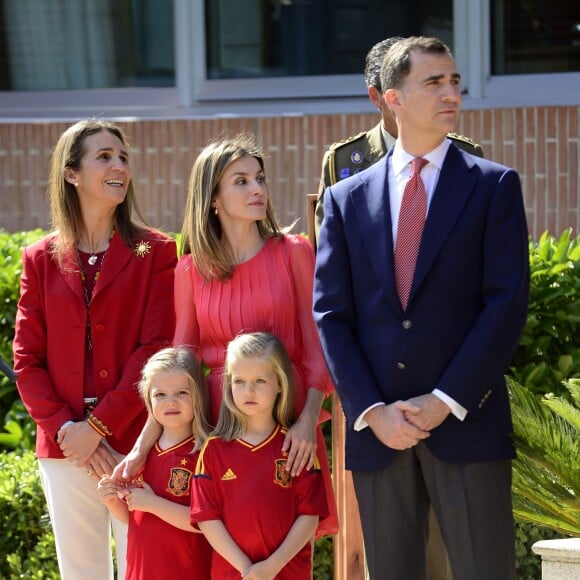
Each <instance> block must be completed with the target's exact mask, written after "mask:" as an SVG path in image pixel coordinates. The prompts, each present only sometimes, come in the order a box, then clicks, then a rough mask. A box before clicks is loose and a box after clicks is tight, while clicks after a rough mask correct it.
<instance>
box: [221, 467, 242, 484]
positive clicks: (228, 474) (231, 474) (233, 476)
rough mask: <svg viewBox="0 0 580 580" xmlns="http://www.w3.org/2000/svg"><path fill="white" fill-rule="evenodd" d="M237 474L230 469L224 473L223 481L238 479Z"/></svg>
mask: <svg viewBox="0 0 580 580" xmlns="http://www.w3.org/2000/svg"><path fill="white" fill-rule="evenodd" d="M237 477H238V476H237V475H236V474H235V473H234V472H233V471H232V470H231V469H230V468H228V470H227V471H226V472H225V473H224V474H223V475H222V481H229V480H230V479H237Z"/></svg>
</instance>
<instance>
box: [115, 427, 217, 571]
mask: <svg viewBox="0 0 580 580" xmlns="http://www.w3.org/2000/svg"><path fill="white" fill-rule="evenodd" d="M193 445H194V441H193V437H190V438H189V439H186V440H185V441H182V442H181V443H180V444H178V445H176V446H174V447H171V448H170V449H165V450H161V449H160V448H159V446H158V444H157V443H156V444H155V445H154V447H153V449H152V450H151V451H150V452H149V455H148V456H147V462H146V464H145V467H144V469H143V471H142V473H141V474H140V475H139V476H138V478H137V479H136V482H139V481H145V482H146V483H148V484H149V485H150V486H151V487H152V488H153V491H154V492H155V493H156V494H157V495H158V496H160V497H163V498H165V499H168V500H170V501H173V502H176V503H179V504H182V505H189V501H190V497H191V484H192V480H193V473H194V469H195V464H196V461H197V457H198V455H199V454H198V453H195V454H194V453H192V449H193ZM211 553H212V550H211V546H210V545H209V544H208V542H207V540H206V539H205V537H204V536H203V534H198V533H193V532H186V531H185V530H180V529H179V528H176V527H175V526H172V525H171V524H168V523H167V522H164V521H163V520H162V519H160V518H158V517H157V516H155V515H153V514H150V513H147V512H140V511H133V512H130V513H129V535H128V546H127V575H126V578H127V579H128V580H151V578H171V579H172V580H178V579H183V580H191V579H192V578H195V579H199V580H206V579H209V578H210V566H211Z"/></svg>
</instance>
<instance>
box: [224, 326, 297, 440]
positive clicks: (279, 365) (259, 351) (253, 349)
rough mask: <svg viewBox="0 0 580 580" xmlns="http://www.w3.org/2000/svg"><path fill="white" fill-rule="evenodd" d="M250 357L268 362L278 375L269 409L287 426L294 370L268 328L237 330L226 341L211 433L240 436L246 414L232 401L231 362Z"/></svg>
mask: <svg viewBox="0 0 580 580" xmlns="http://www.w3.org/2000/svg"><path fill="white" fill-rule="evenodd" d="M247 358H253V359H258V360H260V361H263V362H267V363H269V364H271V365H272V370H273V371H274V373H275V374H276V378H277V379H278V385H279V386H280V393H279V394H278V396H277V398H276V401H275V403H274V408H273V410H272V416H273V418H274V420H275V421H276V423H279V424H280V425H282V427H285V428H288V427H290V426H291V425H292V422H293V418H294V378H293V377H294V373H293V370H292V363H291V362H290V357H289V356H288V352H287V351H286V349H285V348H284V345H283V344H282V343H281V342H280V340H278V338H276V337H275V336H274V335H273V334H270V333H269V332H253V333H250V334H241V335H239V336H237V337H236V338H234V339H233V340H232V341H231V342H230V343H229V345H228V349H227V353H226V360H225V363H224V374H223V388H222V402H221V405H220V412H219V418H218V422H217V426H216V428H215V431H214V432H213V435H215V436H217V437H221V438H223V439H225V440H226V441H231V440H232V439H236V438H237V437H240V436H241V435H242V434H243V433H244V431H245V429H246V425H247V423H246V416H245V415H244V413H242V412H241V411H240V410H239V409H238V408H237V407H236V404H235V403H234V397H233V393H232V374H231V370H230V367H231V364H232V362H233V361H235V360H239V359H247Z"/></svg>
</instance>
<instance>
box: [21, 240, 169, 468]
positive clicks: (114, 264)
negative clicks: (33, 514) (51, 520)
mask: <svg viewBox="0 0 580 580" xmlns="http://www.w3.org/2000/svg"><path fill="white" fill-rule="evenodd" d="M53 239H54V234H51V235H49V236H47V237H46V238H44V239H42V240H40V241H39V242H36V243H35V244H32V245H31V246H28V247H27V248H25V250H24V252H23V257H22V261H23V271H22V278H21V287H20V300H19V302H18V311H17V314H16V334H15V338H14V343H13V349H14V370H15V371H16V373H17V375H18V381H17V385H18V390H19V392H20V396H21V398H22V401H23V403H24V405H25V407H26V409H27V410H28V412H29V413H30V415H31V417H32V418H33V419H34V421H35V422H36V424H37V425H38V429H37V436H36V453H37V456H38V457H52V458H62V457H63V455H62V453H61V451H60V449H59V447H58V445H57V444H56V442H55V438H56V434H57V432H58V430H59V429H60V427H61V426H62V425H63V423H65V422H66V421H68V420H73V421H79V420H82V418H83V396H84V394H83V378H84V358H85V326H86V323H87V313H86V307H85V301H84V295H83V287H82V281H81V277H80V274H79V271H78V265H77V258H76V256H74V255H71V256H69V257H68V259H67V263H69V264H71V265H70V266H69V267H68V268H66V267H65V268H63V269H61V268H60V267H59V266H58V264H57V262H56V261H55V259H54V258H53V256H52V254H51V253H50V251H49V248H50V242H51V240H53ZM139 242H143V243H140V244H139ZM140 249H141V250H143V251H139V250H140ZM176 262H177V252H176V247H175V242H174V241H173V240H171V238H169V237H168V236H166V235H164V234H162V233H160V232H156V231H153V230H144V231H143V237H142V238H140V239H139V240H138V245H137V248H136V249H135V250H133V249H131V248H128V247H127V246H125V244H124V243H123V241H122V239H121V237H120V236H119V234H118V233H115V235H114V236H113V238H112V239H111V241H110V245H109V250H108V252H107V255H106V256H105V260H104V262H103V267H102V269H101V272H100V275H99V278H98V280H97V282H96V285H95V291H94V294H93V299H92V303H91V316H90V319H91V331H92V340H93V345H94V346H93V356H94V368H95V389H96V395H97V397H98V398H99V402H98V405H97V407H96V408H95V410H94V412H93V414H94V415H95V416H96V417H97V418H98V419H99V420H100V421H101V422H102V423H103V424H104V425H105V426H106V427H107V428H108V429H109V430H110V431H111V432H112V435H111V436H108V437H107V441H108V442H109V443H110V445H111V446H112V447H113V448H114V449H116V450H117V451H118V452H120V453H127V452H128V451H129V450H130V449H131V447H132V445H133V443H134V441H135V439H136V438H137V436H138V434H139V433H140V431H141V428H142V426H143V423H144V421H145V418H146V416H147V412H146V410H145V407H144V405H143V402H142V401H141V399H140V397H139V393H138V390H137V387H136V383H137V382H138V380H139V373H140V371H141V368H142V367H143V364H144V363H145V361H146V360H147V359H148V358H149V357H150V356H151V355H152V354H153V353H154V352H156V351H157V350H159V348H161V347H164V346H169V345H170V344H171V340H172V338H173V331H174V326H175V312H174V306H173V278H174V269H175V265H176Z"/></svg>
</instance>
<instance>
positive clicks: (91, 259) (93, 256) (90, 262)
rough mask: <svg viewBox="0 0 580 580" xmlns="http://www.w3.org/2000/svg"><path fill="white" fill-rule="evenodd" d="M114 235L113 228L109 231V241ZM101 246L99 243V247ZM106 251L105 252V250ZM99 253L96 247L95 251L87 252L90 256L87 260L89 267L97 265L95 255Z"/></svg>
mask: <svg viewBox="0 0 580 580" xmlns="http://www.w3.org/2000/svg"><path fill="white" fill-rule="evenodd" d="M114 233H115V228H113V229H112V230H111V233H110V234H109V240H110V239H111V238H112V237H113V235H114ZM100 245H101V243H99V246H100ZM105 251H106V250H105ZM99 253H100V252H99V251H98V246H97V250H95V251H94V252H87V254H91V255H90V256H89V259H88V260H87V262H88V263H89V264H90V265H91V266H94V265H95V264H96V263H97V254H99Z"/></svg>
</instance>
